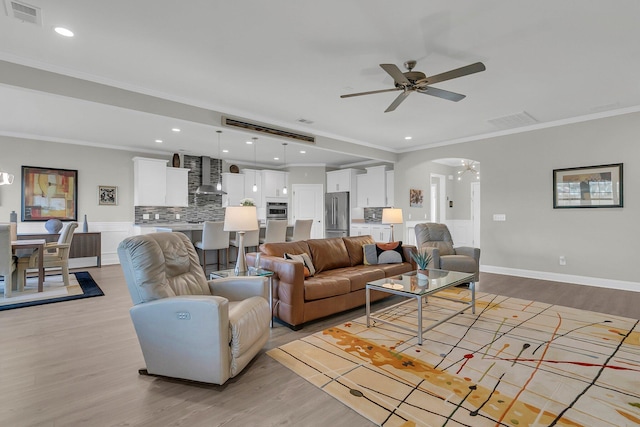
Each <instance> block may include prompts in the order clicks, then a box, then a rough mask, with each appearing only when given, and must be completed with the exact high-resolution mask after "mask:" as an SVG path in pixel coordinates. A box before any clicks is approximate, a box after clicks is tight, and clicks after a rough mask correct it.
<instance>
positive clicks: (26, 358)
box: [0, 266, 640, 427]
mask: <svg viewBox="0 0 640 427" xmlns="http://www.w3.org/2000/svg"><path fill="white" fill-rule="evenodd" d="M87 271H89V272H90V273H91V275H92V276H93V278H94V279H95V280H96V282H97V283H98V284H99V285H100V287H101V288H102V290H103V291H104V293H105V296H103V297H97V298H89V299H84V300H77V301H69V302H63V303H56V304H49V305H43V306H37V307H29V308H22V309H18V310H9V311H4V312H0V426H12V427H21V426H349V427H356V426H370V425H373V424H371V423H370V422H369V421H367V420H366V419H365V418H363V417H361V416H360V415H358V414H357V413H356V412H354V411H352V410H350V409H348V408H347V407H345V406H344V405H342V404H341V403H339V402H337V401H336V400H334V399H333V398H331V397H330V396H328V395H327V394H325V393H323V392H321V391H320V390H318V389H317V388H316V387H314V386H312V385H311V384H308V383H307V382H306V381H304V380H303V379H301V378H299V377H298V376H297V375H295V374H293V373H292V372H290V371H289V370H288V369H287V368H285V367H283V366H281V365H280V364H279V363H277V362H275V361H274V360H272V359H271V358H270V357H269V356H267V355H266V354H264V351H266V350H268V349H270V348H273V347H277V346H279V345H282V344H284V343H286V342H289V341H292V340H295V339H298V338H300V337H303V336H305V335H308V334H311V333H314V332H317V331H319V330H322V329H323V328H325V327H327V326H331V325H334V324H338V323H340V322H343V321H347V320H349V319H352V318H355V317H358V316H361V315H363V314H364V308H359V309H355V310H352V311H349V312H347V313H343V314H341V315H338V316H332V317H331V318H328V319H324V320H322V321H319V322H315V323H312V324H310V325H307V326H305V328H303V329H302V330H300V331H291V330H290V329H288V328H286V327H284V326H282V325H279V324H276V326H275V328H274V329H272V330H271V339H270V341H269V342H268V344H267V346H266V347H265V349H264V351H263V352H262V353H260V354H259V355H258V356H257V358H256V359H255V360H254V361H253V362H252V363H251V364H250V365H249V366H248V367H247V368H246V369H245V370H244V372H243V373H242V374H240V375H239V376H237V377H236V378H233V379H231V380H229V381H228V382H227V383H226V384H225V385H224V386H206V385H200V384H189V383H185V382H181V381H173V380H167V379H159V378H154V377H147V376H140V375H138V369H139V368H142V367H144V362H143V359H142V354H141V352H140V347H139V345H138V342H137V338H136V335H135V332H134V329H133V326H132V324H131V321H130V319H129V313H128V310H129V308H130V307H131V300H130V298H129V293H128V291H127V288H126V284H125V281H124V277H123V274H122V271H121V269H120V266H105V267H103V268H90V269H87ZM478 288H479V290H481V291H485V292H491V293H499V294H502V295H510V296H515V297H522V298H525V299H536V300H538V301H544V302H549V303H555V304H561V305H568V306H573V307H577V308H583V309H587V310H595V311H601V312H606V313H611V314H617V315H621V316H626V317H634V318H638V317H639V316H640V313H639V311H640V309H639V308H638V307H640V292H625V291H613V290H607V289H600V288H594V287H585V286H579V285H570V284H563V283H556V282H544V281H539V280H533V279H522V278H515V277H509V276H500V275H494V274H483V275H482V277H481V281H480V284H479V286H478ZM389 303H390V301H387V302H383V303H382V304H389Z"/></svg>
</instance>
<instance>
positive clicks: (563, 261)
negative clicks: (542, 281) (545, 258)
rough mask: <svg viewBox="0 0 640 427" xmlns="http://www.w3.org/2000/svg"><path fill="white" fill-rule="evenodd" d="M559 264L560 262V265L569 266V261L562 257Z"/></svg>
mask: <svg viewBox="0 0 640 427" xmlns="http://www.w3.org/2000/svg"><path fill="white" fill-rule="evenodd" d="M558 262H560V265H567V259H566V258H565V257H564V255H560V259H559V260H558Z"/></svg>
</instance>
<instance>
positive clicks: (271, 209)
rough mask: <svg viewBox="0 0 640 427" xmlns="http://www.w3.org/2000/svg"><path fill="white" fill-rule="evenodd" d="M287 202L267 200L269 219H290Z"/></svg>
mask: <svg viewBox="0 0 640 427" xmlns="http://www.w3.org/2000/svg"><path fill="white" fill-rule="evenodd" d="M287 209H288V207H287V202H267V219H288V217H289V215H288V211H287Z"/></svg>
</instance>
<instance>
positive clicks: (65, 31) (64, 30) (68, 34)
mask: <svg viewBox="0 0 640 427" xmlns="http://www.w3.org/2000/svg"><path fill="white" fill-rule="evenodd" d="M53 30H54V31H55V32H56V33H58V34H60V35H61V36H65V37H73V31H71V30H70V29H68V28H64V27H55V28H54V29H53Z"/></svg>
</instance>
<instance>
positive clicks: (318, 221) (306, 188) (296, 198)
mask: <svg viewBox="0 0 640 427" xmlns="http://www.w3.org/2000/svg"><path fill="white" fill-rule="evenodd" d="M291 191H292V195H291V207H292V209H291V212H292V215H291V222H293V223H295V222H296V220H297V219H313V226H312V227H311V238H312V239H322V238H323V237H324V186H323V185H322V184H293V185H292V186H291Z"/></svg>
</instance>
